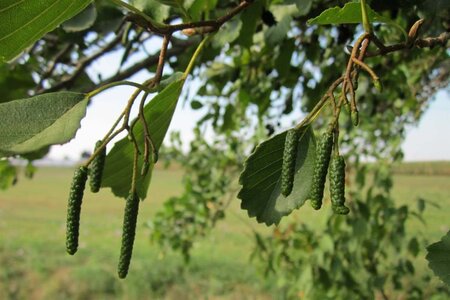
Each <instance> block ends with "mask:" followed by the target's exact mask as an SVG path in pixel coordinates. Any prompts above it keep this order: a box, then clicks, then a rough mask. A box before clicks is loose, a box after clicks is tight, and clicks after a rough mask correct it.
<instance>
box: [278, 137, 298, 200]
mask: <svg viewBox="0 0 450 300" xmlns="http://www.w3.org/2000/svg"><path fill="white" fill-rule="evenodd" d="M297 146H298V132H297V130H295V129H291V130H289V131H288V132H287V134H286V140H285V142H284V152H283V164H282V167H281V194H282V195H283V196H285V197H287V196H289V195H290V194H291V192H292V188H293V186H294V175H295V162H296V160H297Z"/></svg>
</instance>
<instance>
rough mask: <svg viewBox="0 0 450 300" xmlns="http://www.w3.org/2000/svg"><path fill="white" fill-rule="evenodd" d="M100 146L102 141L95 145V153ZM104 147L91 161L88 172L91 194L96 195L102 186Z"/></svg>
mask: <svg viewBox="0 0 450 300" xmlns="http://www.w3.org/2000/svg"><path fill="white" fill-rule="evenodd" d="M101 145H102V141H98V142H97V143H96V144H95V150H94V152H95V151H97V149H98V148H99V147H100V146H101ZM105 158H106V147H103V149H102V150H101V151H100V153H99V154H98V155H97V156H96V157H95V158H94V160H93V161H92V165H91V168H90V170H89V177H90V180H89V184H90V186H91V192H93V193H97V192H98V191H99V190H100V186H101V184H102V176H103V168H104V167H105Z"/></svg>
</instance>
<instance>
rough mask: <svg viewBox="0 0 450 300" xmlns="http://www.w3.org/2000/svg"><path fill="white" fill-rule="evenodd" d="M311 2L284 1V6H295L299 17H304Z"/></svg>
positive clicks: (309, 0) (301, 0) (309, 8)
mask: <svg viewBox="0 0 450 300" xmlns="http://www.w3.org/2000/svg"><path fill="white" fill-rule="evenodd" d="M312 2H313V0H285V1H284V4H295V6H297V9H298V11H299V13H300V16H305V15H307V14H308V13H309V11H310V10H311V7H312Z"/></svg>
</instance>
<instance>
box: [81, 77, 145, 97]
mask: <svg viewBox="0 0 450 300" xmlns="http://www.w3.org/2000/svg"><path fill="white" fill-rule="evenodd" d="M118 85H130V86H134V87H136V88H138V89H139V90H140V91H145V92H147V93H152V92H153V91H152V90H151V89H149V88H147V87H146V86H145V85H142V84H139V83H136V82H132V81H127V80H123V81H116V82H111V83H108V84H105V85H102V86H101V87H99V88H97V89H95V90H93V91H92V92H89V93H87V97H88V98H92V97H94V96H96V95H98V94H100V93H101V92H103V91H105V90H107V89H109V88H112V87H115V86H118Z"/></svg>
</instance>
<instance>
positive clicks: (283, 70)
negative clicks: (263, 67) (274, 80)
mask: <svg viewBox="0 0 450 300" xmlns="http://www.w3.org/2000/svg"><path fill="white" fill-rule="evenodd" d="M294 50H295V40H294V39H286V40H284V41H283V44H281V46H280V54H279V55H278V57H277V59H276V61H275V68H276V69H277V71H278V73H279V74H280V77H286V76H287V75H288V74H289V70H290V69H291V59H292V54H293V53H294Z"/></svg>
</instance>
